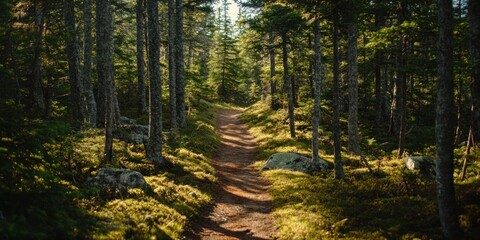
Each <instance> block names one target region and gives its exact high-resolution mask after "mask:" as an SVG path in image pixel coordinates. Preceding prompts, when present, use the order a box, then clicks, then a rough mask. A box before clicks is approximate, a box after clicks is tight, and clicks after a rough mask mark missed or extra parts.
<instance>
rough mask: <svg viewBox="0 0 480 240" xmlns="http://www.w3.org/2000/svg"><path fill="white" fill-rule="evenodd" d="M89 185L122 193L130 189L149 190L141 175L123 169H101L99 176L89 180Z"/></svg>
mask: <svg viewBox="0 0 480 240" xmlns="http://www.w3.org/2000/svg"><path fill="white" fill-rule="evenodd" d="M87 185H89V186H92V187H97V188H100V189H101V190H107V189H118V190H120V192H122V193H124V192H126V191H127V189H128V188H142V189H147V188H148V184H147V182H146V181H145V178H144V177H143V175H142V174H141V173H139V172H136V171H132V170H128V169H121V168H100V170H99V171H98V173H97V176H95V177H93V178H89V179H88V180H87Z"/></svg>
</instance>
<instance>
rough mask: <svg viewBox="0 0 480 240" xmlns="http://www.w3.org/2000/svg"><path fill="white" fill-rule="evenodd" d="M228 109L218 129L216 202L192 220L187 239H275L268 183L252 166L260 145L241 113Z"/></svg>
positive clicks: (218, 122)
mask: <svg viewBox="0 0 480 240" xmlns="http://www.w3.org/2000/svg"><path fill="white" fill-rule="evenodd" d="M240 114H241V111H238V110H232V109H225V110H221V111H220V112H219V115H218V119H217V123H216V130H217V132H218V134H219V135H220V136H221V138H222V145H221V146H220V148H219V149H218V151H217V154H216V156H215V157H214V159H213V165H214V166H215V169H216V170H217V176H218V184H217V185H216V186H215V190H214V194H215V204H213V205H212V206H210V207H209V208H207V209H204V210H203V211H202V212H201V213H200V216H199V217H198V218H197V219H194V220H193V222H192V223H191V226H190V227H191V230H190V232H189V233H187V235H186V238H187V239H222V240H223V239H272V238H273V237H274V234H275V229H274V224H273V217H272V216H271V214H270V212H271V210H272V199H271V197H270V195H269V194H268V193H267V192H266V190H267V189H268V187H269V183H268V182H267V180H266V179H265V178H263V177H262V176H261V175H260V174H259V172H258V171H257V170H256V169H254V168H253V167H251V166H250V164H251V163H252V162H253V161H254V160H255V156H256V152H257V145H256V142H255V139H254V137H253V136H252V135H251V134H250V133H249V132H248V128H247V127H246V126H245V124H243V123H242V122H241V121H240V120H239V119H238V116H239V115H240Z"/></svg>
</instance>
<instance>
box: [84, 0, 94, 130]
mask: <svg viewBox="0 0 480 240" xmlns="http://www.w3.org/2000/svg"><path fill="white" fill-rule="evenodd" d="M83 21H84V29H83V31H84V32H83V35H84V37H83V38H84V40H83V41H84V47H83V72H82V77H83V88H84V95H85V100H86V102H87V114H86V117H87V121H88V126H89V127H95V125H96V122H97V102H96V101H95V96H94V94H93V88H92V0H85V1H83Z"/></svg>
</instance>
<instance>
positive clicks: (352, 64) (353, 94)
mask: <svg viewBox="0 0 480 240" xmlns="http://www.w3.org/2000/svg"><path fill="white" fill-rule="evenodd" d="M357 9H358V3H356V1H349V8H348V13H347V15H348V16H347V19H348V23H347V34H348V41H347V62H348V152H349V153H350V154H355V155H360V142H359V137H358V63H357V43H358V27H357V18H358V16H357V15H358V14H357Z"/></svg>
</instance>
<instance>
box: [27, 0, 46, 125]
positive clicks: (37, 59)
mask: <svg viewBox="0 0 480 240" xmlns="http://www.w3.org/2000/svg"><path fill="white" fill-rule="evenodd" d="M34 4H35V49H34V54H33V63H32V65H33V66H32V69H33V72H32V75H31V77H32V80H31V82H32V83H31V86H32V88H31V90H30V91H31V93H30V95H31V100H32V112H34V113H37V114H38V115H42V116H43V115H44V114H45V110H46V104H45V96H44V92H43V83H42V72H41V68H42V59H41V56H40V55H41V54H42V48H43V29H44V15H45V12H46V10H45V9H46V4H47V3H46V2H43V1H39V0H37V1H34Z"/></svg>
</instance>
